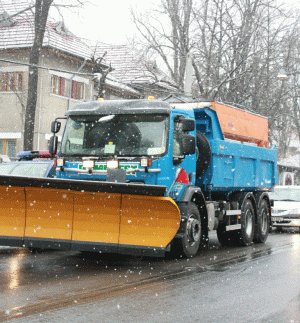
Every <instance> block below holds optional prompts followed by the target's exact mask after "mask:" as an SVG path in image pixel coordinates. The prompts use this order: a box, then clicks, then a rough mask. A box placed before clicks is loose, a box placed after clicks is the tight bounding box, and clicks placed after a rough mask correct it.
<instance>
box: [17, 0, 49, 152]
mask: <svg viewBox="0 0 300 323" xmlns="http://www.w3.org/2000/svg"><path fill="white" fill-rule="evenodd" d="M52 3H53V0H36V2H35V14H34V41H33V46H32V49H31V52H30V58H29V63H30V66H29V76H28V95H27V104H26V110H25V126H24V142H23V149H24V150H32V149H33V139H34V121H35V111H36V102H37V88H38V64H39V59H40V53H41V50H42V45H43V39H44V34H45V28H46V23H47V19H48V14H49V10H50V6H51V5H52Z"/></svg>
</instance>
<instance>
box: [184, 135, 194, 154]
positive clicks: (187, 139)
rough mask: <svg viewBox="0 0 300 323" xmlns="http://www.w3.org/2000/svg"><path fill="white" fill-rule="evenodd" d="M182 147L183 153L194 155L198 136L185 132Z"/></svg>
mask: <svg viewBox="0 0 300 323" xmlns="http://www.w3.org/2000/svg"><path fill="white" fill-rule="evenodd" d="M181 147H182V154H183V155H192V154H195V152H196V138H195V136H192V135H187V134H183V135H182V136H181Z"/></svg>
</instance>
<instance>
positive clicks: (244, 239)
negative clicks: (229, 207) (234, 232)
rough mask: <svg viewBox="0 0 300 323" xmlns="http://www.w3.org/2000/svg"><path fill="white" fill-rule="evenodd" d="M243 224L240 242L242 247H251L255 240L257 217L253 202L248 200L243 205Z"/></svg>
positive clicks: (239, 232)
mask: <svg viewBox="0 0 300 323" xmlns="http://www.w3.org/2000/svg"><path fill="white" fill-rule="evenodd" d="M241 211H242V214H241V224H242V228H241V230H239V231H238V242H239V244H240V245H242V246H250V245H251V243H252V241H253V239H254V231H255V215H254V208H253V204H252V202H251V200H249V199H246V200H245V201H244V203H243V205H242V209H241Z"/></svg>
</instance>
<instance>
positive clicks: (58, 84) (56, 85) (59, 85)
mask: <svg viewBox="0 0 300 323" xmlns="http://www.w3.org/2000/svg"><path fill="white" fill-rule="evenodd" d="M65 90H66V79H65V78H64V77H60V76H56V75H52V76H51V92H52V93H54V94H57V95H65Z"/></svg>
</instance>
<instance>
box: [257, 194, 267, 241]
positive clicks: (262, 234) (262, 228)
mask: <svg viewBox="0 0 300 323" xmlns="http://www.w3.org/2000/svg"><path fill="white" fill-rule="evenodd" d="M269 231H270V214H269V206H268V203H267V201H266V200H265V199H264V200H262V201H261V203H260V206H259V209H258V214H257V223H256V228H255V234H254V242H256V243H264V242H266V240H267V239H268V236H269Z"/></svg>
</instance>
